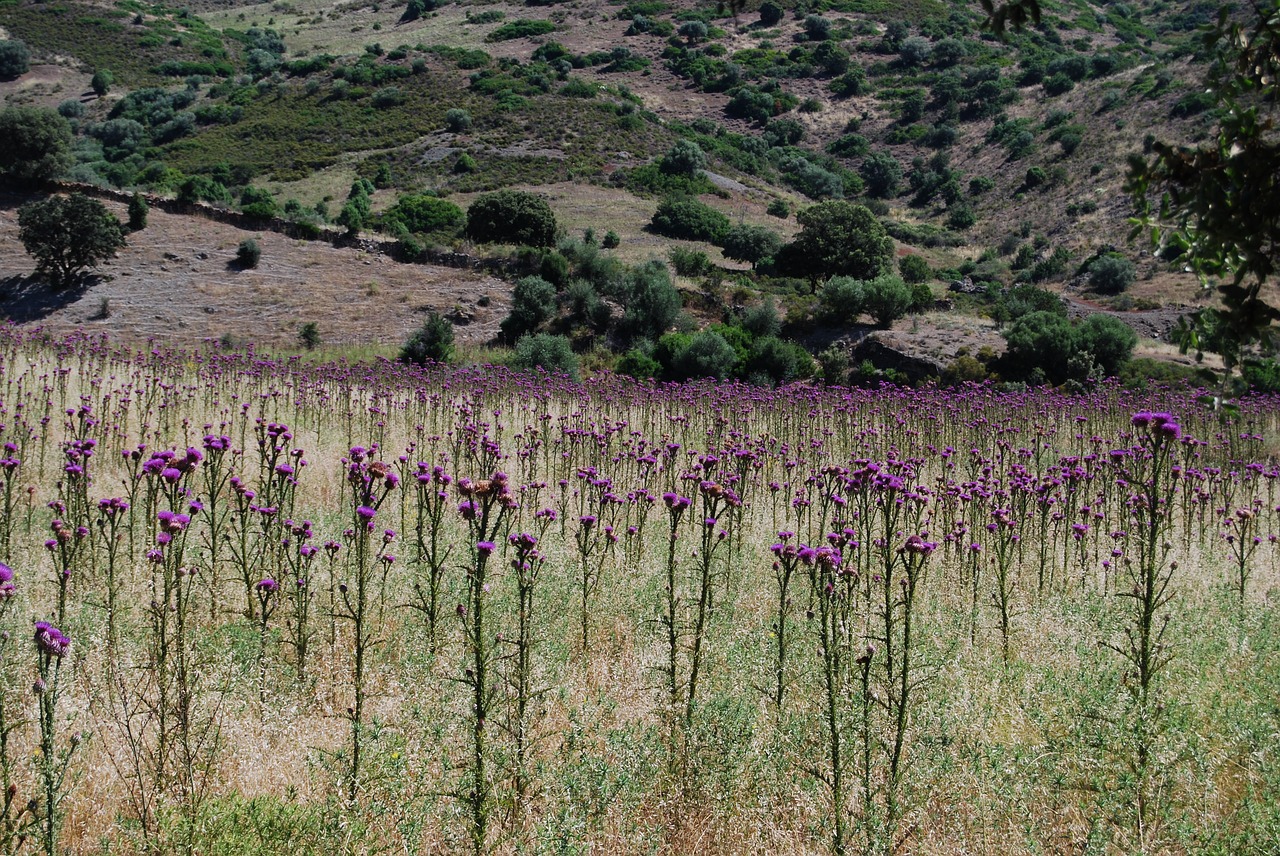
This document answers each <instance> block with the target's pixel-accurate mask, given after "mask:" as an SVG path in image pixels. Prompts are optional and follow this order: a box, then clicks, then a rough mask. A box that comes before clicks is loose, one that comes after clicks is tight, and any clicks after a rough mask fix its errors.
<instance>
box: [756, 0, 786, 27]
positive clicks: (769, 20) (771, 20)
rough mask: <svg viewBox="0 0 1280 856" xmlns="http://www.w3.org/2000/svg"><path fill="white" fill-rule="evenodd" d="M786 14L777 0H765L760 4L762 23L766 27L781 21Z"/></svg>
mask: <svg viewBox="0 0 1280 856" xmlns="http://www.w3.org/2000/svg"><path fill="white" fill-rule="evenodd" d="M784 14H785V11H784V10H783V8H782V6H780V5H779V4H778V3H777V2H775V0H765V1H764V2H763V3H761V4H760V23H761V24H762V25H763V26H765V27H773V26H776V25H777V24H779V23H781V22H782V17H783V15H784Z"/></svg>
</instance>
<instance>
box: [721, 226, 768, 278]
mask: <svg viewBox="0 0 1280 856" xmlns="http://www.w3.org/2000/svg"><path fill="white" fill-rule="evenodd" d="M721 247H722V248H723V251H724V255H725V258H728V259H734V260H735V261H740V262H747V263H748V264H750V265H751V266H752V267H753V268H754V267H755V266H756V265H758V264H759V263H760V262H761V261H762V260H764V259H769V258H773V256H774V255H775V254H776V253H777V252H778V251H779V250H780V249H782V236H780V235H779V234H778V233H777V232H775V231H773V230H772V229H768V228H766V227H764V226H751V225H748V224H746V223H739V224H737V225H736V226H731V227H730V228H729V231H728V232H726V233H725V235H724V238H723V239H722V241H721Z"/></svg>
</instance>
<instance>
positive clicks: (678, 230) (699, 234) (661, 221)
mask: <svg viewBox="0 0 1280 856" xmlns="http://www.w3.org/2000/svg"><path fill="white" fill-rule="evenodd" d="M649 228H650V229H652V230H653V231H654V232H655V233H657V234H659V235H664V236H666V237H668V238H680V239H683V240H687V241H709V242H710V243H713V244H718V243H720V242H721V241H722V240H723V239H724V236H725V235H726V234H727V233H728V231H729V218H728V217H726V216H725V215H723V214H721V213H720V212H719V211H717V210H716V209H714V208H712V207H711V206H710V205H707V204H706V203H704V202H699V201H698V200H697V199H693V198H689V197H670V198H667V199H664V200H662V202H661V203H659V205H658V209H657V210H656V211H655V212H654V214H653V219H652V220H650V222H649Z"/></svg>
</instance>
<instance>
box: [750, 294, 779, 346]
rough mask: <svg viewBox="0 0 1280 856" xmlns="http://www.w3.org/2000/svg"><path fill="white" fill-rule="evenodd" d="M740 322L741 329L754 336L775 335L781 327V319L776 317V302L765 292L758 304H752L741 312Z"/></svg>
mask: <svg viewBox="0 0 1280 856" xmlns="http://www.w3.org/2000/svg"><path fill="white" fill-rule="evenodd" d="M741 323H742V329H744V330H746V331H747V332H748V333H750V334H751V335H752V336H754V337H756V338H759V337H761V336H776V335H778V332H779V331H780V330H781V329H782V319H781V318H779V317H778V307H777V304H775V303H774V302H773V298H772V297H770V296H769V295H767V294H766V295H765V298H764V300H763V301H761V302H760V304H759V305H757V306H753V307H751V308H750V309H748V310H747V311H746V312H744V313H742V322H741Z"/></svg>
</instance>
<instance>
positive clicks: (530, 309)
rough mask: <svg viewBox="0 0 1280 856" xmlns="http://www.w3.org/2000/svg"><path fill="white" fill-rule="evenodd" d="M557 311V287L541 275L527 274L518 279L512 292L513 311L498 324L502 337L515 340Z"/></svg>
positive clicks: (534, 328)
mask: <svg viewBox="0 0 1280 856" xmlns="http://www.w3.org/2000/svg"><path fill="white" fill-rule="evenodd" d="M555 311H556V288H555V286H554V285H552V284H551V283H549V282H547V281H546V280H545V279H543V278H542V277H540V276H526V277H522V278H520V279H518V280H516V286H515V289H514V290H513V291H512V293H511V313H510V314H509V315H507V317H506V318H504V319H502V322H501V323H500V324H499V325H498V326H499V327H501V329H502V337H503V339H505V340H506V341H508V342H515V341H517V340H518V339H520V337H522V336H524V335H526V334H528V333H532V332H533V331H534V330H536V329H538V327H539V326H540V325H542V324H543V322H545V321H548V320H549V319H550V318H551V316H552V315H554V314H555Z"/></svg>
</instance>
